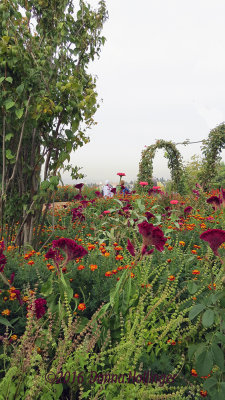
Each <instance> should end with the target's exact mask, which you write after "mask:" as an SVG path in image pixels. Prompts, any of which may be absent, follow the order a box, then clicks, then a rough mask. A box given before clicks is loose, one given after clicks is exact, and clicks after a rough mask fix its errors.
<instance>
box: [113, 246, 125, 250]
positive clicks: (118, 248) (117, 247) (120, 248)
mask: <svg viewBox="0 0 225 400" xmlns="http://www.w3.org/2000/svg"><path fill="white" fill-rule="evenodd" d="M115 250H116V251H120V250H123V248H122V247H121V246H115Z"/></svg>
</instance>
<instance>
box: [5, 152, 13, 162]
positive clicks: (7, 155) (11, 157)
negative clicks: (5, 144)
mask: <svg viewBox="0 0 225 400" xmlns="http://www.w3.org/2000/svg"><path fill="white" fill-rule="evenodd" d="M5 156H6V158H7V160H12V159H13V158H14V156H13V154H12V153H11V150H9V149H7V150H6V152H5Z"/></svg>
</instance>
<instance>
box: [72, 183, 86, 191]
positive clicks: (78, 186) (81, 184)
mask: <svg viewBox="0 0 225 400" xmlns="http://www.w3.org/2000/svg"><path fill="white" fill-rule="evenodd" d="M83 186H84V184H83V183H78V184H77V185H74V187H75V188H76V189H78V190H79V191H80V192H81V189H82V187H83Z"/></svg>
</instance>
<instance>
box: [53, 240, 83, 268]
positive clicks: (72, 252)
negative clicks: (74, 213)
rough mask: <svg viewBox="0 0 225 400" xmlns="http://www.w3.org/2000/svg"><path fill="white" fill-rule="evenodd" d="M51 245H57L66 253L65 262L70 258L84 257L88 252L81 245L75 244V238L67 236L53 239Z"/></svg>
mask: <svg viewBox="0 0 225 400" xmlns="http://www.w3.org/2000/svg"><path fill="white" fill-rule="evenodd" d="M52 247H53V248H55V247H58V248H60V249H62V250H63V251H64V252H65V253H66V262H65V264H67V263H68V262H69V261H71V260H75V259H76V258H81V257H84V256H85V255H86V254H88V252H87V250H85V248H84V247H83V246H81V245H79V244H77V243H76V242H75V240H72V239H68V238H61V239H58V240H53V241H52Z"/></svg>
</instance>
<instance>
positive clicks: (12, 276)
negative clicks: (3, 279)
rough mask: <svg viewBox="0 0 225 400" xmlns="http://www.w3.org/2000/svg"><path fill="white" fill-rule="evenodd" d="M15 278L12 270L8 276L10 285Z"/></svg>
mask: <svg viewBox="0 0 225 400" xmlns="http://www.w3.org/2000/svg"><path fill="white" fill-rule="evenodd" d="M14 278H15V272H13V273H12V274H11V276H10V280H9V284H10V285H12V284H13V281H14Z"/></svg>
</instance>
